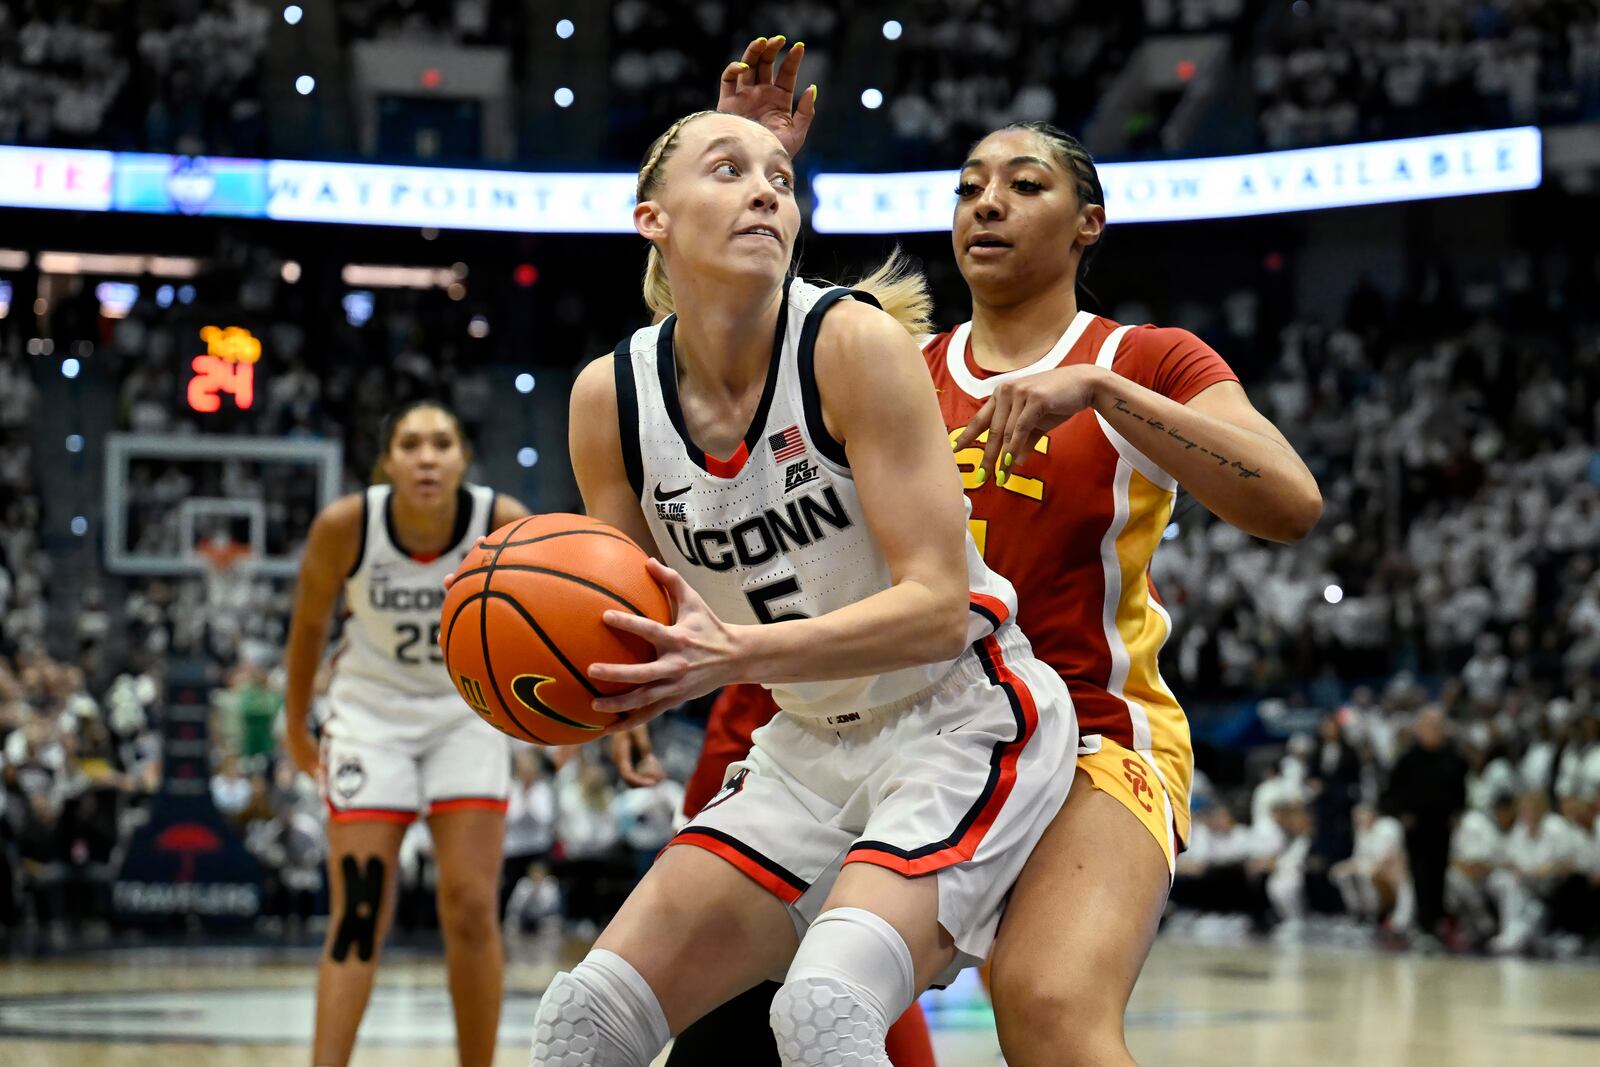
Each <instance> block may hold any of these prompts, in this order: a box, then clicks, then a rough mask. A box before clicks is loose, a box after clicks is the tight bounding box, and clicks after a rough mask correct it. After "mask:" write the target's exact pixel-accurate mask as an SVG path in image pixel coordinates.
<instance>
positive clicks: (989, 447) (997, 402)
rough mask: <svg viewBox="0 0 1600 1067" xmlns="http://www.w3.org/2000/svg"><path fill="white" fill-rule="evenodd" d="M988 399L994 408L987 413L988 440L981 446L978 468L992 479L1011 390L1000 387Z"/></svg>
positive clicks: (1009, 409) (998, 458) (1006, 417)
mask: <svg viewBox="0 0 1600 1067" xmlns="http://www.w3.org/2000/svg"><path fill="white" fill-rule="evenodd" d="M989 399H990V400H992V401H994V408H993V409H992V410H991V411H990V412H989V440H988V443H986V444H985V445H984V446H983V462H982V463H981V464H979V466H980V467H981V468H982V469H983V470H985V471H987V472H988V473H989V475H990V476H991V477H992V476H993V475H994V474H996V473H997V471H996V468H997V467H998V465H999V463H1000V444H1001V438H1002V437H1003V436H1004V435H1005V428H1006V420H1007V419H1008V418H1010V416H1011V390H1009V389H1007V388H1006V387H1005V386H1003V385H1002V386H1001V387H1000V388H998V389H996V390H995V391H994V395H993V396H991V397H990V398H989Z"/></svg>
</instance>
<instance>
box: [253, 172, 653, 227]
mask: <svg viewBox="0 0 1600 1067" xmlns="http://www.w3.org/2000/svg"><path fill="white" fill-rule="evenodd" d="M266 167H267V193H266V195H267V202H266V212H265V213H266V215H267V217H268V218H274V219H284V220H290V221H295V222H344V223H369V224H372V225H377V226H435V227H438V228H440V229H463V230H505V231H510V232H516V233H632V232H634V231H633V189H634V182H635V180H636V179H635V176H634V175H633V174H616V173H613V174H530V173H526V172H517V171H496V170H453V169H448V168H444V167H393V166H379V165H374V164H368V163H313V162H300V161H294V160H283V159H279V160H270V161H268V162H267V164H266Z"/></svg>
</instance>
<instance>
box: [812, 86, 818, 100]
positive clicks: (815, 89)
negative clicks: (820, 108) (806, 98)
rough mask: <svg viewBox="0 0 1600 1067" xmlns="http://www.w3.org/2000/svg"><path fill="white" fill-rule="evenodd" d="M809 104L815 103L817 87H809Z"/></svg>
mask: <svg viewBox="0 0 1600 1067" xmlns="http://www.w3.org/2000/svg"><path fill="white" fill-rule="evenodd" d="M811 102H812V103H813V104H815V103H816V102H817V87H816V86H815V85H813V86H812V87H811Z"/></svg>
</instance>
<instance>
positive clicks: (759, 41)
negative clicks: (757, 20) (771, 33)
mask: <svg viewBox="0 0 1600 1067" xmlns="http://www.w3.org/2000/svg"><path fill="white" fill-rule="evenodd" d="M766 43H767V39H766V38H765V37H757V38H756V44H766Z"/></svg>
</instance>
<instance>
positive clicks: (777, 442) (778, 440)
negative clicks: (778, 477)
mask: <svg viewBox="0 0 1600 1067" xmlns="http://www.w3.org/2000/svg"><path fill="white" fill-rule="evenodd" d="M767 444H769V445H771V446H772V458H773V459H775V460H777V461H778V462H779V463H782V462H784V461H785V460H790V459H793V458H794V457H796V456H798V455H799V454H800V453H802V452H804V451H805V450H806V439H805V438H804V437H801V436H800V427H799V426H791V427H789V428H788V429H787V430H784V431H783V432H782V433H775V434H773V435H772V436H770V437H768V438H767Z"/></svg>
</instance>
